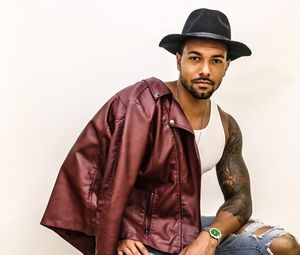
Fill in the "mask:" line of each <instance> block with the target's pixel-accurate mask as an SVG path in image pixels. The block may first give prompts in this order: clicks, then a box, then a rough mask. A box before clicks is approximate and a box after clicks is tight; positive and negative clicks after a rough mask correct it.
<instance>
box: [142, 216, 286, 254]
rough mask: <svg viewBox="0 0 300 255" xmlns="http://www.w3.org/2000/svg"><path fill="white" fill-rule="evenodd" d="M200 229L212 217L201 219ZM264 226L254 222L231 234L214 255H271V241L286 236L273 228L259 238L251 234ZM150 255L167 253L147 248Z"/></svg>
mask: <svg viewBox="0 0 300 255" xmlns="http://www.w3.org/2000/svg"><path fill="white" fill-rule="evenodd" d="M201 220H202V227H203V228H205V227H208V226H210V225H211V223H212V222H213V220H214V217H202V218H201ZM263 226H265V224H263V223H261V222H258V221H255V222H253V223H251V224H250V225H248V226H247V227H246V229H245V231H244V232H242V233H241V234H239V235H235V234H232V235H230V236H228V237H227V238H226V239H224V240H223V241H222V242H221V243H220V244H219V246H218V247H217V250H216V255H271V254H272V253H271V252H270V251H269V246H270V243H271V242H272V240H273V239H274V238H276V237H278V236H280V235H282V234H286V232H285V231H284V229H283V228H281V227H274V228H271V229H270V230H268V231H267V232H265V233H263V234H262V235H261V236H255V235H253V233H254V232H255V231H256V230H257V229H259V228H261V227H263ZM147 248H148V250H149V253H150V255H169V254H168V253H165V252H161V251H158V250H155V249H153V248H151V247H147Z"/></svg>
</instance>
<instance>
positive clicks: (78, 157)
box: [41, 96, 124, 254]
mask: <svg viewBox="0 0 300 255" xmlns="http://www.w3.org/2000/svg"><path fill="white" fill-rule="evenodd" d="M122 118H124V105H123V104H122V102H121V101H120V99H119V98H118V97H117V96H115V97H113V98H112V99H111V100H109V101H108V102H107V103H106V104H105V105H104V106H103V107H102V108H101V109H100V111H99V112H98V113H97V114H96V115H95V117H94V118H93V119H92V120H91V121H90V122H89V123H88V124H87V126H86V127H85V129H84V130H83V131H82V133H81V134H80V136H79V138H78V139H77V141H76V142H75V144H74V146H73V147H72V149H71V150H70V152H69V154H68V155H67V157H66V159H65V161H64V163H63V165H62V167H61V169H60V171H59V175H58V177H57V180H56V183H55V186H54V188H53V191H52V194H51V197H50V200H49V202H48V205H47V208H46V210H45V213H44V216H43V218H42V221H41V224H42V225H44V226H46V227H48V228H50V229H52V230H54V231H55V232H56V233H57V234H59V235H60V236H61V237H63V238H64V239H65V240H66V241H67V242H69V243H70V244H72V245H73V246H74V247H76V248H77V249H78V250H80V251H81V252H82V253H84V254H95V224H96V211H97V203H98V202H97V201H98V193H99V190H100V187H101V186H102V183H103V176H104V171H105V162H106V161H107V157H108V148H109V146H110V141H111V136H112V133H113V132H114V130H113V129H114V128H115V123H118V122H120V120H121V119H122Z"/></svg>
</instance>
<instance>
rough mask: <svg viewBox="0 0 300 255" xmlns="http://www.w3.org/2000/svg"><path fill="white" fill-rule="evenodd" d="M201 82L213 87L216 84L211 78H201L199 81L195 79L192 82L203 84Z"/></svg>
mask: <svg viewBox="0 0 300 255" xmlns="http://www.w3.org/2000/svg"><path fill="white" fill-rule="evenodd" d="M201 81H203V82H208V83H210V84H211V85H213V86H214V85H215V82H214V81H213V80H211V79H209V78H206V77H200V78H197V79H193V80H192V82H193V83H194V82H201Z"/></svg>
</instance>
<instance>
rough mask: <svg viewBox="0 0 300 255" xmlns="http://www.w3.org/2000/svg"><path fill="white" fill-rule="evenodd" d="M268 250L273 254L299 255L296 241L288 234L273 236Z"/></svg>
mask: <svg viewBox="0 0 300 255" xmlns="http://www.w3.org/2000/svg"><path fill="white" fill-rule="evenodd" d="M270 250H271V251H272V253H273V254H274V255H300V246H299V244H298V242H297V241H296V239H295V238H294V237H293V236H291V235H289V234H286V235H282V236H280V237H277V238H275V239H274V240H273V241H272V242H271V245H270Z"/></svg>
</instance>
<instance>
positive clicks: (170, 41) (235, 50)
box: [159, 33, 252, 61]
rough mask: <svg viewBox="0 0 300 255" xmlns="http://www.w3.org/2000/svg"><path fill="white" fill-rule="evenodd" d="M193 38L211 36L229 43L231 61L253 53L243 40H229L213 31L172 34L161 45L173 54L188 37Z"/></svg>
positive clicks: (228, 51)
mask: <svg viewBox="0 0 300 255" xmlns="http://www.w3.org/2000/svg"><path fill="white" fill-rule="evenodd" d="M191 38H209V39H215V40H219V41H223V42H224V43H225V44H226V45H227V57H228V59H230V60H231V61H232V60H235V59H237V58H239V57H243V56H250V55H251V54H252V52H251V50H250V49H249V48H248V46H247V45H245V44H243V43H241V42H237V41H232V40H229V39H227V38H225V37H223V36H220V35H217V34H212V33H195V34H189V35H182V34H170V35H167V36H165V37H164V38H162V39H161V41H160V43H159V47H162V48H165V49H166V50H167V51H169V52H170V53H172V54H176V53H177V52H179V51H180V49H181V47H182V44H183V43H184V42H185V41H186V40H187V39H191Z"/></svg>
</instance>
